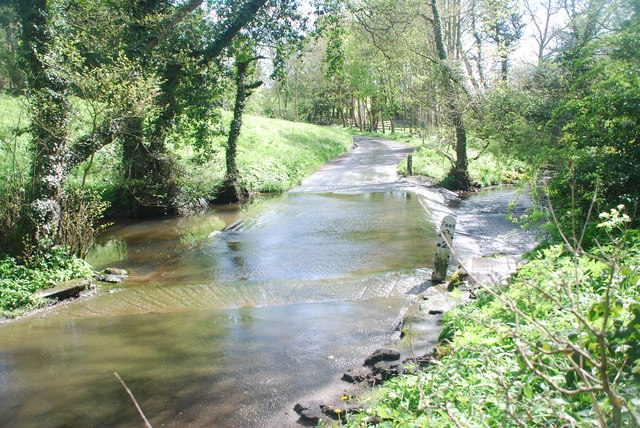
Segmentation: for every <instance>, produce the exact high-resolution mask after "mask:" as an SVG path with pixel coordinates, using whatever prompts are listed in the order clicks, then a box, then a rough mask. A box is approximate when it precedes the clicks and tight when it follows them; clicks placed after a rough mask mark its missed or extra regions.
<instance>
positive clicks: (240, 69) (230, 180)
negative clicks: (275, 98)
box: [216, 47, 263, 203]
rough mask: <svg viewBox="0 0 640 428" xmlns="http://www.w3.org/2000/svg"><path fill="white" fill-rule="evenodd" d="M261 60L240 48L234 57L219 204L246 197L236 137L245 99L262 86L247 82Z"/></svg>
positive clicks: (246, 49) (255, 82)
mask: <svg viewBox="0 0 640 428" xmlns="http://www.w3.org/2000/svg"><path fill="white" fill-rule="evenodd" d="M259 59H261V57H259V56H255V52H254V49H252V48H246V47H244V48H243V47H241V48H240V52H237V53H236V55H235V83H236V96H235V103H234V107H233V119H232V120H231V125H230V126H229V135H228V137H227V146H226V151H225V161H226V174H225V178H224V183H223V184H222V188H221V189H220V190H219V192H218V197H217V198H216V199H217V200H218V201H219V202H223V203H230V202H238V201H239V200H241V199H245V198H246V197H247V196H248V192H247V191H246V189H244V188H242V186H241V185H240V183H239V180H238V179H239V171H238V166H237V164H236V153H237V145H238V137H239V136H240V129H241V127H242V115H243V114H244V109H245V106H246V102H247V99H248V98H249V96H250V95H251V93H252V91H253V90H255V89H257V88H259V87H260V86H261V85H262V83H263V82H262V81H261V80H256V81H253V82H247V79H248V78H249V76H250V75H251V74H252V73H251V66H252V64H253V63H254V62H256V61H258V60H259Z"/></svg>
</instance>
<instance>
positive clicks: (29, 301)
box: [0, 247, 92, 317]
mask: <svg viewBox="0 0 640 428" xmlns="http://www.w3.org/2000/svg"><path fill="white" fill-rule="evenodd" d="M91 275H92V271H91V266H89V264H87V263H86V262H85V261H83V260H81V259H78V258H77V257H74V256H72V255H71V253H70V252H69V251H68V250H67V249H65V248H62V247H54V248H52V249H51V251H50V252H47V253H40V254H37V255H35V256H33V257H30V258H29V259H28V260H27V261H26V262H25V263H19V262H18V261H17V260H16V259H14V258H13V257H10V256H7V255H3V256H2V257H0V315H2V316H5V317H15V316H17V315H20V314H21V313H23V312H25V311H26V310H29V309H33V308H36V307H39V306H42V305H43V304H44V303H45V302H44V300H43V299H41V298H39V297H37V296H36V295H35V292H36V291H37V290H39V289H42V288H47V287H51V286H53V285H56V284H58V283H61V282H64V281H68V280H70V279H74V278H85V279H89V278H90V277H91Z"/></svg>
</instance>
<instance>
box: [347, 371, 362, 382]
mask: <svg viewBox="0 0 640 428" xmlns="http://www.w3.org/2000/svg"><path fill="white" fill-rule="evenodd" d="M364 379H365V374H364V373H363V372H355V371H353V370H347V371H346V372H344V373H343V375H342V380H343V381H345V382H349V383H360V382H362V381H363V380H364Z"/></svg>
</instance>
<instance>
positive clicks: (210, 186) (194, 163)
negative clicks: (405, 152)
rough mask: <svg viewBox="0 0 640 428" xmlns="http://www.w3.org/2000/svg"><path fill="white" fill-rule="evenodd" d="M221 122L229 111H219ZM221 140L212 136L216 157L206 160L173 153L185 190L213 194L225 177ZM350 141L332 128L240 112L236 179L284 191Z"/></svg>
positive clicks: (185, 150) (185, 152)
mask: <svg viewBox="0 0 640 428" xmlns="http://www.w3.org/2000/svg"><path fill="white" fill-rule="evenodd" d="M223 121H224V122H225V123H228V122H229V121H230V115H228V114H224V115H223ZM225 142H226V137H224V136H218V137H213V138H212V141H211V148H212V149H213V152H214V153H215V155H214V156H213V157H212V158H211V159H210V160H208V161H206V162H200V161H199V158H198V156H197V153H195V152H194V151H193V150H192V149H190V148H183V149H181V150H178V151H177V153H178V156H179V162H178V163H179V165H180V166H181V168H183V171H185V175H184V177H185V180H183V183H184V185H183V189H184V190H185V192H186V194H189V195H192V196H195V195H198V194H200V195H209V194H212V193H215V189H216V188H217V186H218V185H219V184H220V183H221V182H222V179H223V178H224V172H225V171H224V165H225V164H224V156H225V155H224V144H225ZM351 144H352V139H351V136H350V135H349V134H347V133H346V132H345V131H343V130H341V129H339V128H336V127H322V126H316V125H310V124H304V123H296V122H289V121H285V120H277V119H268V118H264V117H259V116H250V115H245V117H244V123H243V126H242V132H241V134H240V139H239V142H238V158H237V163H238V169H239V170H240V182H241V184H242V185H243V186H245V187H246V188H247V189H249V190H250V191H251V192H283V191H286V190H288V189H291V188H292V187H295V186H297V185H299V184H300V182H301V181H302V180H303V179H304V178H305V177H307V176H308V175H309V174H311V173H312V172H314V171H315V170H316V169H318V168H320V167H321V166H322V165H324V164H325V163H326V162H327V161H329V160H331V159H333V158H334V157H336V156H339V155H340V154H342V153H344V152H346V151H347V150H348V149H349V148H350V147H351Z"/></svg>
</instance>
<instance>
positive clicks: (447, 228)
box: [431, 215, 456, 283]
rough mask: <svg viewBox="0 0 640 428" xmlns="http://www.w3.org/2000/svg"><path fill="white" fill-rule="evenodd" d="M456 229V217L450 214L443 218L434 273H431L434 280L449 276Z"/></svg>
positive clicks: (436, 281)
mask: <svg viewBox="0 0 640 428" xmlns="http://www.w3.org/2000/svg"><path fill="white" fill-rule="evenodd" d="M455 231H456V219H455V218H454V217H453V216H450V215H448V216H446V217H445V218H443V219H442V224H441V225H440V234H439V235H438V242H437V244H436V259H435V262H434V263H433V274H432V275H431V281H432V282H435V283H439V282H442V281H444V280H445V278H446V277H447V269H448V268H449V259H450V258H451V245H452V243H453V234H454V233H455Z"/></svg>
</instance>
